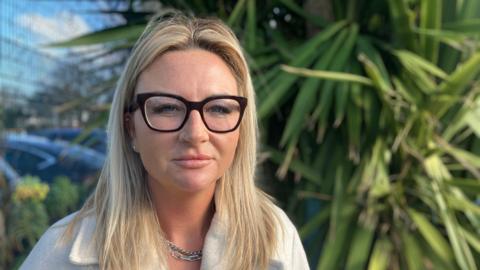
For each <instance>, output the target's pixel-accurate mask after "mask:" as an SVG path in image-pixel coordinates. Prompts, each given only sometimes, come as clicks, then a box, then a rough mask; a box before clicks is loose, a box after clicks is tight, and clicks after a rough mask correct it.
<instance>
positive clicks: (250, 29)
mask: <svg viewBox="0 0 480 270" xmlns="http://www.w3.org/2000/svg"><path fill="white" fill-rule="evenodd" d="M256 32H257V15H256V7H255V0H247V31H246V37H247V49H248V50H249V51H250V52H251V51H253V50H255V47H256V43H257V40H256V36H257V34H256Z"/></svg>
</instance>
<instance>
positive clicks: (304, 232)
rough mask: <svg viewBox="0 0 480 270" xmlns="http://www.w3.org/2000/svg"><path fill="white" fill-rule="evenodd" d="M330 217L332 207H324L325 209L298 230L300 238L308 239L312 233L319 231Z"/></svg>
mask: <svg viewBox="0 0 480 270" xmlns="http://www.w3.org/2000/svg"><path fill="white" fill-rule="evenodd" d="M329 217H330V206H329V205H327V206H323V209H321V210H320V211H319V212H317V213H316V214H315V215H314V216H313V217H312V218H310V220H309V221H308V222H307V223H306V224H305V225H303V226H302V227H301V228H300V229H299V230H298V234H299V235H300V238H302V239H307V238H308V237H309V236H310V235H311V234H312V233H314V232H315V231H317V230H318V229H319V227H320V226H321V225H322V224H324V223H325V222H326V221H327V220H328V218H329Z"/></svg>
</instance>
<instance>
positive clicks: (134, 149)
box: [132, 143, 137, 152]
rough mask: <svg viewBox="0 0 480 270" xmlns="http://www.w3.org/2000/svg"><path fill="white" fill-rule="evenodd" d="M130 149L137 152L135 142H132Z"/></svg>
mask: <svg viewBox="0 0 480 270" xmlns="http://www.w3.org/2000/svg"><path fill="white" fill-rule="evenodd" d="M132 149H133V151H135V152H137V146H135V144H133V143H132Z"/></svg>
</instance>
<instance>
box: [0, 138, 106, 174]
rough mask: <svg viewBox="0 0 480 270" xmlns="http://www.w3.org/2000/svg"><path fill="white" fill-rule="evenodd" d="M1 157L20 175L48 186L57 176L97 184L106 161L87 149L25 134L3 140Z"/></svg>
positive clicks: (0, 148) (0, 142)
mask: <svg viewBox="0 0 480 270" xmlns="http://www.w3.org/2000/svg"><path fill="white" fill-rule="evenodd" d="M0 154H2V155H3V157H4V159H5V160H6V161H7V162H8V163H9V164H10V165H11V166H12V167H13V168H14V169H15V171H16V172H17V173H18V174H20V175H22V176H24V175H32V176H38V177H40V179H42V181H46V182H51V181H52V180H53V179H54V178H55V177H57V176H67V177H69V178H70V179H71V180H72V181H74V182H83V181H85V180H90V181H91V180H94V179H96V178H97V175H98V173H99V171H100V170H101V168H102V166H103V162H104V160H105V156H104V155H103V154H101V153H98V152H97V151H94V150H91V149H88V148H86V147H82V146H78V145H73V144H70V143H68V142H63V141H51V140H49V139H47V138H43V137H38V136H33V135H26V134H7V135H6V136H5V137H4V138H3V139H1V140H0Z"/></svg>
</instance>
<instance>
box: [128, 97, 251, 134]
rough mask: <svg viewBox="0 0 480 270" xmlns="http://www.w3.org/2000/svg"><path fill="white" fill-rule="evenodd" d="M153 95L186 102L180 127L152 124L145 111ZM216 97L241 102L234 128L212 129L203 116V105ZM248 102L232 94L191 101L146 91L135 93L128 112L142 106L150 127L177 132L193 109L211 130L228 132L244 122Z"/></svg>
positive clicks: (143, 115)
mask: <svg viewBox="0 0 480 270" xmlns="http://www.w3.org/2000/svg"><path fill="white" fill-rule="evenodd" d="M151 97H169V98H175V99H177V100H180V101H181V102H182V103H183V104H185V108H186V112H185V117H184V119H183V122H182V123H181V124H180V126H179V127H178V128H176V129H168V130H162V129H158V128H155V127H153V126H152V125H151V124H150V122H149V121H148V120H147V113H146V112H145V102H146V101H147V100H148V99H149V98H151ZM216 99H233V100H235V101H237V102H238V103H239V104H240V112H239V113H240V115H239V117H238V122H237V124H236V125H235V126H234V127H233V128H231V129H229V130H226V131H217V130H213V129H211V128H210V127H209V126H208V125H207V122H206V121H205V117H204V116H203V106H204V105H205V104H207V103H208V102H210V101H212V100H216ZM247 103H248V99H247V98H246V97H241V96H232V95H218V96H210V97H207V98H205V99H203V100H202V101H190V100H187V99H185V98H184V97H182V96H178V95H174V94H166V93H158V92H146V93H140V94H137V95H135V99H134V102H133V103H132V104H130V105H129V106H128V107H127V109H126V112H128V113H133V112H135V111H136V110H137V109H138V108H140V110H141V112H142V117H143V120H144V121H145V123H146V124H147V126H148V127H149V128H150V129H152V130H154V131H158V132H175V131H179V130H180V129H182V128H183V126H185V123H187V121H188V118H189V117H190V113H191V112H192V111H194V110H196V111H198V112H199V113H200V117H201V118H202V121H203V124H204V125H205V127H206V128H207V129H208V130H209V131H211V132H215V133H228V132H232V131H234V130H236V129H237V128H238V126H240V123H241V122H242V119H243V114H244V112H245V108H246V107H247Z"/></svg>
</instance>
